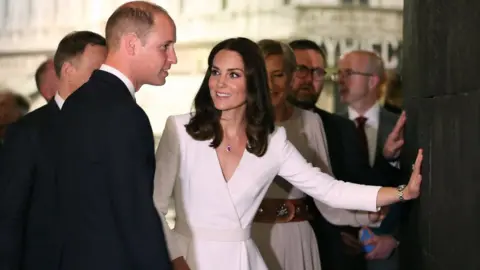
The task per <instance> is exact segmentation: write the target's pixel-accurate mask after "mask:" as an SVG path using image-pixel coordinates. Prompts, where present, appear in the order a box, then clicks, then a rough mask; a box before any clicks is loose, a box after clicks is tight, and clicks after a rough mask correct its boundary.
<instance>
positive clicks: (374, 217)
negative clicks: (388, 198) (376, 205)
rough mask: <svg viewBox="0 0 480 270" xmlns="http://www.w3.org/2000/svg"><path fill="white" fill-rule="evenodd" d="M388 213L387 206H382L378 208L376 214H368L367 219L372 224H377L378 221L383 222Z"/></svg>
mask: <svg viewBox="0 0 480 270" xmlns="http://www.w3.org/2000/svg"><path fill="white" fill-rule="evenodd" d="M389 211H390V207H389V206H383V207H381V208H380V211H378V212H368V219H369V220H370V222H372V223H377V222H379V221H382V220H384V219H385V217H386V216H387V214H388V212H389Z"/></svg>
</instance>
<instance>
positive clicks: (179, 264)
mask: <svg viewBox="0 0 480 270" xmlns="http://www.w3.org/2000/svg"><path fill="white" fill-rule="evenodd" d="M172 266H173V270H190V267H188V264H187V261H185V258H183V257H178V258H176V259H174V260H173V261H172Z"/></svg>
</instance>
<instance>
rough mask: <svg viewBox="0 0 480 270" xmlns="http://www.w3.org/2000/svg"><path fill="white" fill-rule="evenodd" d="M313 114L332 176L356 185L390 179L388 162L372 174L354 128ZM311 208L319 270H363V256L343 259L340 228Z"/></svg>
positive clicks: (344, 121) (335, 117) (322, 113)
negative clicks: (320, 125)
mask: <svg viewBox="0 0 480 270" xmlns="http://www.w3.org/2000/svg"><path fill="white" fill-rule="evenodd" d="M314 111H315V112H316V113H317V114H318V115H319V116H320V117H321V119H322V121H323V126H324V129H325V134H326V137H327V138H326V140H327V145H328V151H329V156H330V163H331V166H332V170H333V174H334V176H335V177H336V178H337V179H339V180H343V181H347V182H353V183H358V184H367V185H382V186H383V185H386V183H387V181H386V177H385V175H386V174H387V175H392V173H393V172H394V171H396V170H395V169H394V168H393V167H392V166H391V165H390V164H388V162H385V163H384V164H380V165H379V166H380V168H381V170H380V171H376V170H372V168H371V167H370V165H369V163H368V156H367V155H368V154H367V153H366V152H365V151H364V150H363V149H362V148H361V145H362V144H361V141H360V139H359V136H358V133H357V130H356V127H355V124H354V123H353V122H352V121H350V120H348V119H346V118H344V117H342V116H339V115H335V114H332V113H329V112H327V111H324V110H321V109H318V108H315V109H314ZM312 208H313V209H314V210H313V211H315V212H316V213H315V214H314V216H315V218H314V220H313V221H312V222H311V224H312V227H313V229H314V231H315V233H316V235H317V241H318V246H319V249H320V256H321V262H322V270H357V269H364V267H365V260H364V254H359V255H357V256H349V255H346V253H345V244H344V243H343V241H342V240H341V236H340V232H341V231H342V228H341V227H338V226H335V225H332V224H330V223H328V221H326V220H325V219H324V218H323V216H322V215H321V214H320V213H319V212H318V211H317V210H316V208H315V207H312ZM357 231H358V230H357Z"/></svg>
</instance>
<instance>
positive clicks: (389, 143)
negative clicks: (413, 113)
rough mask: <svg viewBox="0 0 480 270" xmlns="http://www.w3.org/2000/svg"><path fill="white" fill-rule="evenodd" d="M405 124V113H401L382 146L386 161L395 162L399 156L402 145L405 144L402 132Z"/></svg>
mask: <svg viewBox="0 0 480 270" xmlns="http://www.w3.org/2000/svg"><path fill="white" fill-rule="evenodd" d="M406 122H407V116H406V114H405V112H402V114H401V115H400V117H399V118H398V120H397V123H396V124H395V127H394V128H393V130H392V132H390V134H389V135H388V137H387V140H386V141H385V145H384V146H383V156H384V157H385V159H386V160H395V159H397V158H398V157H399V156H400V152H401V150H402V147H403V144H404V143H405V141H404V139H403V130H404V128H405V123H406Z"/></svg>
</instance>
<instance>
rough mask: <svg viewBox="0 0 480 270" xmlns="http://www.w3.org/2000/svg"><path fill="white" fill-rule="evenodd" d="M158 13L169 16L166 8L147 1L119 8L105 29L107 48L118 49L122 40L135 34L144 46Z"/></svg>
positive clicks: (130, 3)
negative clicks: (125, 35) (127, 35)
mask: <svg viewBox="0 0 480 270" xmlns="http://www.w3.org/2000/svg"><path fill="white" fill-rule="evenodd" d="M158 13H163V14H166V15H168V12H167V11H166V10H165V9H164V8H162V7H160V6H159V5H156V4H153V3H149V2H146V1H133V2H129V3H126V4H124V5H122V6H120V7H119V8H117V9H116V10H115V11H114V12H113V14H112V15H111V16H110V17H109V18H108V20H107V25H106V27H105V36H106V39H107V48H108V49H109V50H111V49H115V48H117V47H118V45H119V43H120V38H121V37H122V36H123V35H124V34H127V33H133V34H135V35H136V36H137V37H138V38H139V39H140V40H141V41H142V43H143V44H144V43H145V37H146V36H147V34H148V32H149V30H150V29H151V28H152V26H153V25H154V23H155V20H154V19H155V17H154V16H155V14H158Z"/></svg>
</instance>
